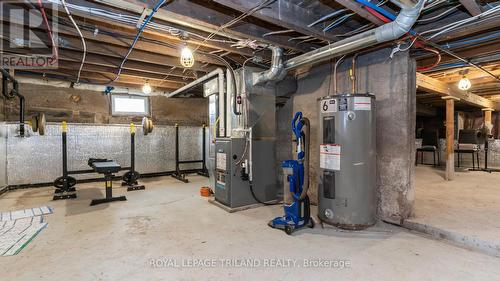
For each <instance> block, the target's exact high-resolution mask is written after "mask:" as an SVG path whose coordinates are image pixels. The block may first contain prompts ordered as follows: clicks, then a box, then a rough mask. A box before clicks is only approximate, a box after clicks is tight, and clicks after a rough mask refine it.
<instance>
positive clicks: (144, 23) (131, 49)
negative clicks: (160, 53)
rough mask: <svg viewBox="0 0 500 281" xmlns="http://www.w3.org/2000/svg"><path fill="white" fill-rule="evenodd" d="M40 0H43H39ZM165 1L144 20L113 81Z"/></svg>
mask: <svg viewBox="0 0 500 281" xmlns="http://www.w3.org/2000/svg"><path fill="white" fill-rule="evenodd" d="M39 1H41V0H39ZM165 2H167V0H161V1H160V2H158V4H156V6H155V7H154V9H153V11H152V12H151V14H149V16H148V17H147V18H146V19H145V20H144V22H143V23H142V25H141V27H140V28H139V31H138V32H137V35H136V37H135V39H134V42H132V45H131V46H130V48H129V50H128V52H127V54H126V55H125V57H124V58H123V60H122V63H121V64H120V67H119V68H118V73H117V74H116V77H115V78H114V79H113V80H112V81H111V82H115V81H116V80H118V79H119V78H120V74H121V73H122V70H123V66H124V65H125V62H127V59H128V57H129V56H130V54H131V53H132V51H133V50H134V47H135V45H136V44H137V42H138V41H139V38H140V37H141V35H142V32H143V31H144V29H145V28H146V26H147V25H148V23H149V22H150V21H151V19H152V18H153V16H154V15H155V14H156V12H158V10H159V9H160V8H161V6H163V4H165Z"/></svg>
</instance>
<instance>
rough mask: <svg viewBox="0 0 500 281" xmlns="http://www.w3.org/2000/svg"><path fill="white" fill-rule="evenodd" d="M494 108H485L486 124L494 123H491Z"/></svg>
mask: <svg viewBox="0 0 500 281" xmlns="http://www.w3.org/2000/svg"><path fill="white" fill-rule="evenodd" d="M493 111H494V110H493V108H483V112H484V124H485V125H490V126H491V125H492V123H491V113H492V112H493Z"/></svg>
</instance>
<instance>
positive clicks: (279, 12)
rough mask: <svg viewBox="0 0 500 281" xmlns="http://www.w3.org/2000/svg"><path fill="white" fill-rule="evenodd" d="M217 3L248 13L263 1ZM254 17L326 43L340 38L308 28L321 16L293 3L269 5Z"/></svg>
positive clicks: (224, 0)
mask: <svg viewBox="0 0 500 281" xmlns="http://www.w3.org/2000/svg"><path fill="white" fill-rule="evenodd" d="M213 1H214V2H215V3H218V4H221V5H223V6H225V7H228V8H231V9H233V10H236V11H239V12H242V13H244V12H246V11H248V10H249V9H251V8H253V7H256V6H257V5H259V4H260V3H262V1H261V0H213ZM252 16H253V17H255V18H258V19H261V20H263V21H266V22H269V23H272V24H274V25H277V26H281V27H283V28H284V29H291V30H295V31H297V32H299V33H302V34H305V35H312V36H314V37H316V38H319V39H322V40H326V41H337V40H338V38H337V37H335V36H333V35H332V34H329V33H326V32H323V30H322V29H321V28H318V27H311V28H309V27H307V25H308V24H310V23H312V22H314V21H315V20H317V19H318V17H319V15H317V14H316V13H313V12H312V11H311V10H309V9H305V8H302V7H300V6H298V5H296V4H295V3H293V2H292V1H289V0H280V1H277V2H274V3H272V4H271V5H269V8H266V9H261V10H260V11H257V12H255V13H254V14H253V15H252Z"/></svg>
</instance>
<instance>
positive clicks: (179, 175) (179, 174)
mask: <svg viewBox="0 0 500 281" xmlns="http://www.w3.org/2000/svg"><path fill="white" fill-rule="evenodd" d="M201 147H202V154H203V155H202V160H182V161H181V160H179V158H180V156H179V125H178V124H175V172H174V173H173V174H172V177H173V178H175V179H177V180H179V181H182V182H184V183H188V182H189V180H188V179H187V178H186V175H187V173H186V171H183V170H181V169H180V165H181V164H194V163H201V164H202V168H201V169H200V170H199V171H198V172H197V174H198V175H200V176H204V177H207V178H208V169H207V166H206V125H205V124H203V134H202V143H201Z"/></svg>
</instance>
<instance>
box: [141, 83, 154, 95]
mask: <svg viewBox="0 0 500 281" xmlns="http://www.w3.org/2000/svg"><path fill="white" fill-rule="evenodd" d="M151 91H152V89H151V85H149V82H148V81H146V83H144V86H142V92H143V93H144V94H146V95H149V94H151Z"/></svg>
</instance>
